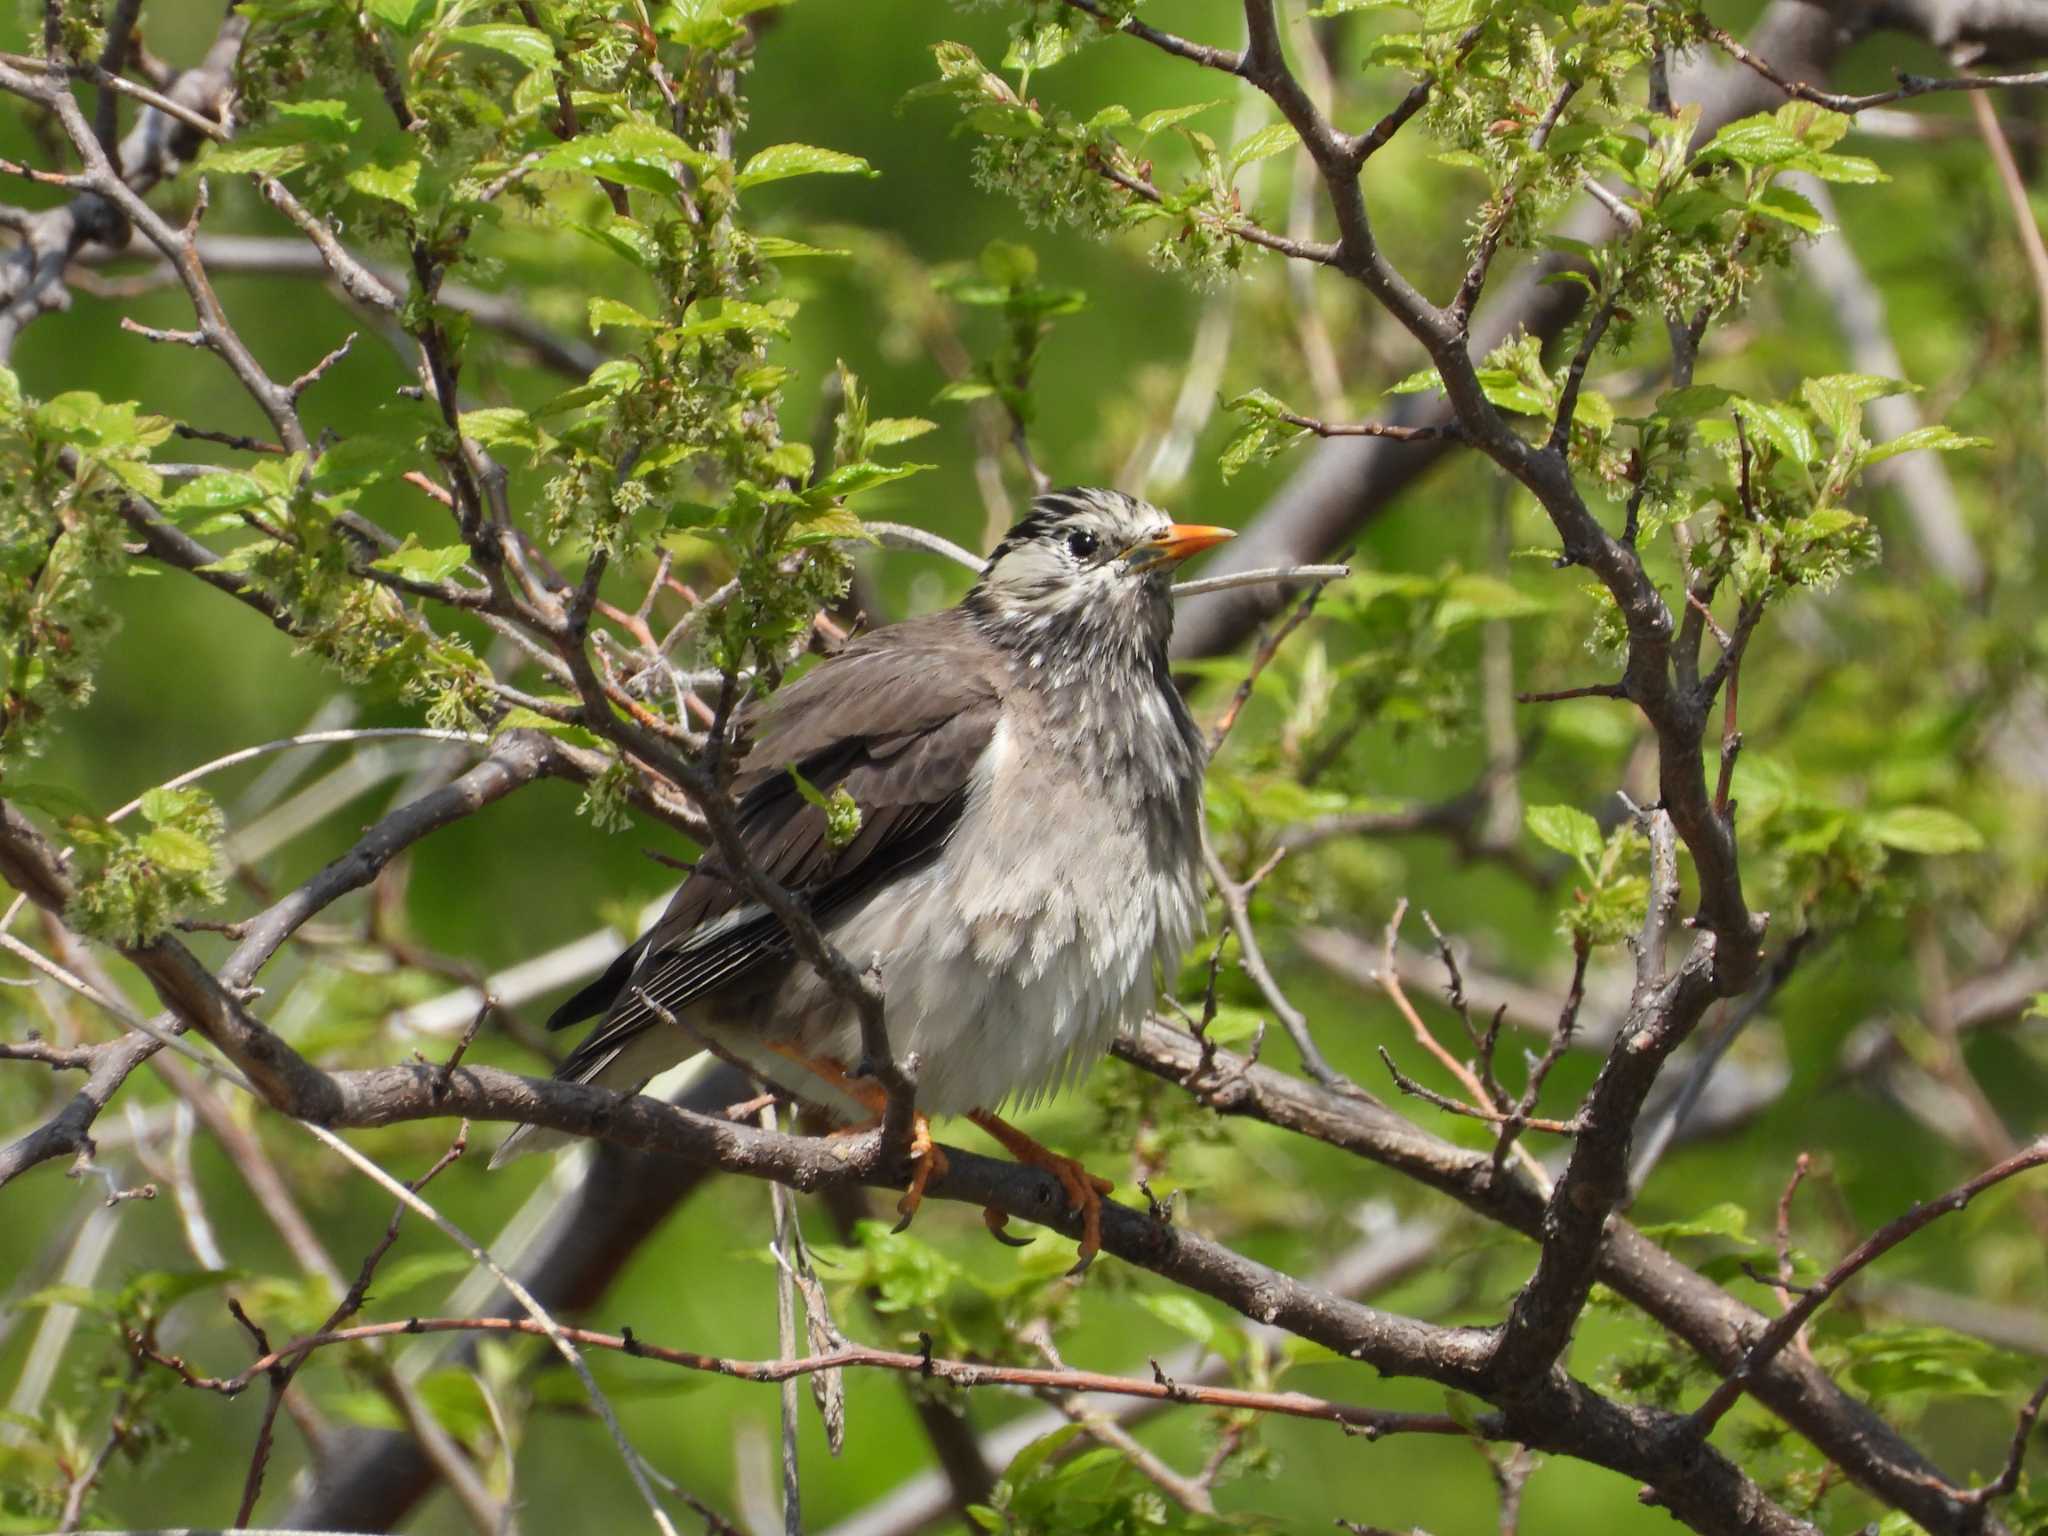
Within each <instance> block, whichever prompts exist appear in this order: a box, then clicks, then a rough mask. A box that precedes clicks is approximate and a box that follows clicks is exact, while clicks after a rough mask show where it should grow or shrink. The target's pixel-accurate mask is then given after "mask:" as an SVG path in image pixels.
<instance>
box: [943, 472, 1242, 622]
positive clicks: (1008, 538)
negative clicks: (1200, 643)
mask: <svg viewBox="0 0 2048 1536" xmlns="http://www.w3.org/2000/svg"><path fill="white" fill-rule="evenodd" d="M1231 537H1234V535H1233V534H1232V532H1231V530H1230V529H1228V528H1205V527H1201V526H1198V525H1193V524H1187V523H1176V522H1174V521H1173V520H1172V519H1171V518H1169V517H1168V516H1167V515H1166V514H1165V513H1164V512H1162V511H1160V510H1159V509H1158V508H1157V507H1155V506H1153V505H1152V504H1151V503H1149V502H1145V501H1140V500H1138V498H1136V497H1135V496H1126V495H1124V494H1123V492H1121V491H1109V490H1094V489H1079V488H1076V489H1068V490H1058V491H1047V492H1046V493H1045V494H1043V495H1041V496H1039V497H1038V498H1037V499H1036V500H1035V501H1033V502H1032V504H1031V512H1030V514H1029V515H1028V516H1027V517H1025V519H1024V520H1023V521H1022V522H1020V523H1018V524H1017V525H1016V527H1014V528H1012V529H1011V530H1010V531H1009V532H1008V533H1006V534H1004V535H1003V538H1002V542H1001V543H999V544H997V545H996V547H995V549H994V550H993V551H991V552H990V554H989V557H988V564H987V565H986V566H984V567H983V568H982V573H981V580H980V581H979V582H978V583H976V585H975V588H974V590H973V591H972V592H971V593H969V594H968V598H967V605H968V607H969V609H970V610H972V611H973V612H974V613H975V615H976V616H977V617H978V618H980V619H981V620H982V622H983V623H984V624H985V625H986V626H988V627H989V628H990V629H991V630H992V631H993V632H995V633H996V634H998V635H999V636H1001V637H1003V638H1006V639H1009V640H1011V641H1013V642H1015V643H1018V644H1020V645H1027V646H1031V647H1033V648H1037V647H1041V646H1045V647H1049V648H1051V649H1054V650H1067V649H1070V648H1072V647H1076V646H1088V645H1098V644H1112V645H1113V644H1115V643H1116V642H1117V641H1118V640H1120V639H1124V638H1126V637H1128V638H1130V639H1134V640H1143V641H1147V642H1150V643H1151V644H1152V645H1154V646H1156V647H1161V648H1163V647H1164V645H1165V643H1166V636H1167V634H1168V632H1169V631H1170V630H1171V628H1172V625H1173V612H1172V606H1171V602H1172V599H1171V595H1170V590H1169V589H1170V587H1171V584H1172V575H1173V570H1174V568H1175V567H1176V566H1178V565H1179V564H1180V563H1181V561H1183V560H1185V559H1187V558H1188V557H1189V556H1190V555H1195V554H1199V553H1201V552H1202V551H1203V550H1205V549H1208V548H1211V547H1212V546H1214V545H1217V544H1220V543H1222V542H1223V541H1224V540H1225V539H1228V538H1231Z"/></svg>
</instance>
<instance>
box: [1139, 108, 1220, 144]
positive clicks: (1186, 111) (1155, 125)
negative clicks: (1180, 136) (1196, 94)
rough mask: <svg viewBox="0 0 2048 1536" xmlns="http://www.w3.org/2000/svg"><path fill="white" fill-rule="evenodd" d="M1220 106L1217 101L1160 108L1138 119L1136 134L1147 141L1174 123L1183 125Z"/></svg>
mask: <svg viewBox="0 0 2048 1536" xmlns="http://www.w3.org/2000/svg"><path fill="white" fill-rule="evenodd" d="M1222 105H1223V103H1222V101H1221V100H1220V99H1219V100H1216V101H1202V102H1197V103H1195V104H1194V105H1193V106H1188V107H1161V108H1160V109H1159V110H1158V111H1157V112H1147V113H1146V114H1145V115H1144V116H1143V117H1141V118H1139V119H1138V124H1137V127H1138V132H1140V133H1142V134H1144V135H1145V137H1146V138H1148V139H1149V138H1151V137H1152V135H1153V134H1155V133H1158V132H1159V131H1160V130H1161V129H1162V128H1171V127H1173V126H1174V125H1175V124H1176V123H1184V122H1186V121H1187V120H1188V119H1189V118H1191V117H1195V116H1198V115H1200V114H1201V113H1203V112H1206V111H1208V110H1209V109H1210V108H1211V107H1220V106H1222Z"/></svg>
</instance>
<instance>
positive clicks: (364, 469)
mask: <svg viewBox="0 0 2048 1536" xmlns="http://www.w3.org/2000/svg"><path fill="white" fill-rule="evenodd" d="M403 452H404V449H403V448H401V447H400V446H399V445H398V444H395V443H393V442H392V441H391V440H390V439H388V438H379V437H345V438H343V439H342V440H341V441H340V442H338V443H333V444H330V445H329V446H328V449H327V451H326V452H325V453H323V454H321V455H320V457H319V459H318V461H317V462H316V463H315V464H314V465H313V473H312V480H313V484H314V485H316V486H318V487H319V488H320V489H321V490H323V491H326V492H328V493H329V494H330V495H334V494H339V493H340V492H343V491H352V490H357V489H359V488H361V487H362V486H366V485H374V484H375V483H376V482H377V481H379V480H382V479H384V478H385V477H387V476H388V475H390V474H391V473H392V471H393V469H394V468H395V467H396V461H398V460H399V458H400V455H401V454H402V453H403Z"/></svg>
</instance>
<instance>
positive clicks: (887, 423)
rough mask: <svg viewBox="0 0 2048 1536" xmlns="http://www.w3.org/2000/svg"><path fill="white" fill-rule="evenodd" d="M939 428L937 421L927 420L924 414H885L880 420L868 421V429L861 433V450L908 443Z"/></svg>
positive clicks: (865, 450)
mask: <svg viewBox="0 0 2048 1536" xmlns="http://www.w3.org/2000/svg"><path fill="white" fill-rule="evenodd" d="M938 430H939V424H938V423H937V422H936V421H926V420H925V419H924V418H923V417H922V416H884V417H883V418H882V419H881V420H880V421H873V422H869V423H868V429H867V431H866V432H864V433H862V434H861V440H860V442H861V452H862V453H867V452H869V451H870V450H872V449H875V448H893V447H894V446H895V445H896V444H898V443H907V442H909V441H910V440H911V439H912V438H917V437H923V436H924V435H925V433H927V432H936V431H938Z"/></svg>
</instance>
